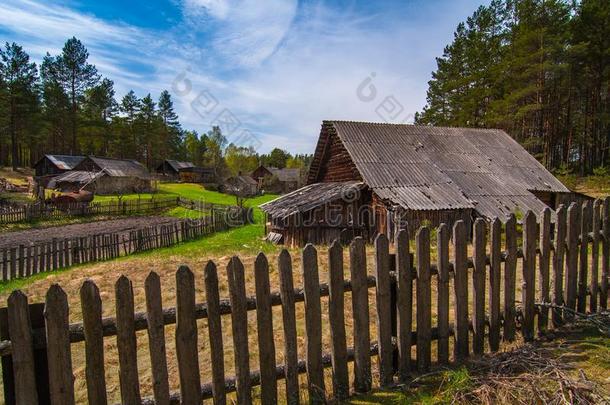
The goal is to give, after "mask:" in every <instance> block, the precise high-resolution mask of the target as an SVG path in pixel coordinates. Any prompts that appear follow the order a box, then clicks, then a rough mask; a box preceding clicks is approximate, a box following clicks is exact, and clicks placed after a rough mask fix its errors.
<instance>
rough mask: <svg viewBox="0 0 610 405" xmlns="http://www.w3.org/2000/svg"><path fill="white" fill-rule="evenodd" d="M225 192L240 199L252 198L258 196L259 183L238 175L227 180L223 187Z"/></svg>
mask: <svg viewBox="0 0 610 405" xmlns="http://www.w3.org/2000/svg"><path fill="white" fill-rule="evenodd" d="M223 188H224V192H226V193H228V194H233V195H236V196H238V197H242V198H243V197H252V196H255V195H256V194H258V183H257V181H256V180H254V179H253V178H252V177H250V176H247V175H243V174H238V175H237V176H231V177H229V178H227V179H226V180H225V182H224V185H223Z"/></svg>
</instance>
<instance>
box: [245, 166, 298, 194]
mask: <svg viewBox="0 0 610 405" xmlns="http://www.w3.org/2000/svg"><path fill="white" fill-rule="evenodd" d="M250 176H251V177H252V178H253V179H254V180H256V181H257V182H258V188H259V189H261V190H265V191H266V192H270V193H288V192H291V191H294V190H296V189H298V188H299V187H301V185H302V181H301V169H298V168H283V169H278V168H277V167H272V166H263V165H260V166H259V167H257V168H256V169H255V170H254V171H253V172H252V174H250Z"/></svg>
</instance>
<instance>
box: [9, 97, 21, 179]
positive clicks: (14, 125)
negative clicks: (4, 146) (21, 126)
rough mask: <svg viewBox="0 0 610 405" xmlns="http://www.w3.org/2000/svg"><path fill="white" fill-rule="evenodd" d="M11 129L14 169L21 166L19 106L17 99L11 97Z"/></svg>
mask: <svg viewBox="0 0 610 405" xmlns="http://www.w3.org/2000/svg"><path fill="white" fill-rule="evenodd" d="M9 125H10V131H11V155H12V156H11V163H12V165H13V170H17V168H18V167H19V148H18V147H17V107H16V106H15V99H14V98H13V97H11V116H10V124H9Z"/></svg>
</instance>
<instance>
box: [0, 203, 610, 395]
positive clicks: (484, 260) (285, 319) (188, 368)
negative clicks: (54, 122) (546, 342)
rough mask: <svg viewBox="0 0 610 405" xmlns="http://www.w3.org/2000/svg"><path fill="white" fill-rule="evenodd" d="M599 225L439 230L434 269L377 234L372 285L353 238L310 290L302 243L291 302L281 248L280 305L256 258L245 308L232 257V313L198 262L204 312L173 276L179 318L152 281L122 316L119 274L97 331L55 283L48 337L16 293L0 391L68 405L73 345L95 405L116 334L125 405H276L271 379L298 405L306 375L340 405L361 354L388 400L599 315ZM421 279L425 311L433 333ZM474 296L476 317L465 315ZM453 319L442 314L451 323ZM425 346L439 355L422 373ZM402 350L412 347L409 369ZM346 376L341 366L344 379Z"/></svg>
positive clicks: (334, 252)
mask: <svg viewBox="0 0 610 405" xmlns="http://www.w3.org/2000/svg"><path fill="white" fill-rule="evenodd" d="M609 213H610V200H606V201H605V202H604V204H603V207H602V204H601V202H599V201H597V202H596V203H595V204H594V205H593V206H591V205H590V204H586V205H584V206H583V207H582V208H581V207H579V206H577V205H575V204H574V205H571V206H570V208H569V209H567V210H566V209H565V208H564V207H561V208H559V209H558V210H557V213H556V222H555V229H554V232H552V227H551V212H550V210H548V209H547V210H545V211H544V212H543V213H541V215H540V217H539V219H540V223H539V224H538V223H537V219H536V216H535V215H534V214H533V213H531V212H528V213H526V215H525V217H524V219H523V226H522V237H519V235H518V232H517V222H516V219H515V217H514V216H512V217H511V218H510V219H509V220H508V222H507V223H506V224H505V225H504V227H503V226H502V224H501V223H500V221H499V220H497V219H496V220H494V221H492V222H491V223H490V224H488V223H486V222H485V221H484V220H482V219H479V220H477V221H476V222H475V224H474V230H473V236H472V241H469V240H468V237H467V235H468V232H467V229H466V226H465V224H464V223H463V222H462V221H458V222H457V223H456V224H455V226H454V227H453V231H452V235H451V231H450V229H449V228H448V227H447V226H445V225H441V226H440V227H439V228H438V229H437V232H436V234H437V243H436V251H437V259H436V262H435V263H432V261H431V257H430V250H431V249H430V248H431V241H430V230H429V229H428V228H427V227H424V228H421V229H420V230H419V231H418V232H417V234H416V235H415V255H414V256H413V255H412V254H411V252H410V250H409V249H410V244H409V235H408V233H407V231H405V230H402V231H400V232H399V233H398V234H397V236H396V240H395V253H394V254H391V253H390V243H389V242H388V239H387V238H386V237H385V236H384V235H380V236H378V237H377V239H376V240H375V260H374V266H373V275H369V274H368V273H369V271H368V269H367V264H366V251H365V244H364V241H363V240H362V239H361V238H356V239H355V240H354V241H353V242H352V243H351V244H350V246H349V261H348V263H347V264H348V267H349V273H350V278H351V279H350V280H344V266H345V265H344V255H343V247H342V246H341V245H340V244H339V243H338V242H335V243H334V244H333V245H332V246H331V248H330V249H329V260H328V263H329V271H328V274H329V279H328V283H320V279H319V272H318V257H317V251H316V249H315V248H314V247H313V246H312V245H308V246H306V247H305V248H304V250H303V251H302V262H301V269H300V271H301V273H302V277H303V285H302V286H299V288H295V286H294V283H293V269H292V264H291V257H290V254H289V253H288V251H286V250H284V251H282V252H281V254H280V255H279V259H278V271H279V276H280V286H279V292H277V291H274V292H271V286H270V282H269V264H268V261H267V258H266V257H265V256H264V255H263V254H259V256H258V257H257V258H256V261H255V265H254V276H255V285H256V290H255V292H256V294H255V296H254V297H248V296H246V290H245V282H244V280H245V274H244V272H245V270H244V266H243V265H242V262H241V261H240V260H239V258H237V257H233V258H232V259H231V261H230V262H229V264H228V267H227V271H226V275H227V279H228V286H229V298H228V299H221V298H220V291H219V287H218V285H219V275H218V271H217V268H216V265H215V264H214V263H213V262H211V261H210V262H208V264H207V266H206V267H205V270H204V283H205V296H206V301H205V302H202V303H196V300H195V275H194V274H193V272H192V271H191V270H190V269H189V268H188V267H186V266H182V267H180V268H179V269H178V271H177V272H176V307H175V308H163V307H162V301H161V285H160V280H159V277H158V276H157V274H156V273H154V272H151V273H150V275H149V276H148V278H147V280H146V283H145V290H146V308H147V311H146V312H145V313H135V312H134V299H133V286H132V284H131V281H130V280H129V279H128V278H127V277H125V276H122V277H120V278H119V279H118V280H117V282H116V284H115V296H116V317H114V318H104V319H102V300H101V298H100V291H99V290H98V288H97V286H96V285H95V284H94V283H93V282H92V281H89V280H88V281H85V282H84V284H83V286H82V287H81V290H80V297H81V306H82V313H83V322H82V323H73V324H70V323H69V319H68V313H69V308H68V301H67V296H66V294H65V292H64V291H63V290H62V289H61V287H60V286H59V285H53V286H52V287H51V288H50V289H49V290H48V292H47V296H46V302H45V309H44V314H45V316H44V324H43V325H42V326H41V325H37V327H35V328H34V329H33V328H32V326H31V325H32V324H31V322H30V314H29V310H30V309H29V308H30V307H29V306H28V298H27V296H26V295H24V294H23V293H22V292H20V291H14V292H13V293H12V294H11V295H10V297H9V299H8V309H7V310H6V311H7V315H6V319H7V322H6V324H7V326H8V334H7V335H8V336H7V337H4V338H5V339H6V340H4V341H2V342H0V355H1V356H3V358H9V356H11V357H10V358H12V360H13V361H12V369H10V370H7V369H5V372H4V373H3V374H4V375H5V376H6V375H7V374H9V375H10V376H11V379H9V380H7V379H6V377H5V393H6V392H8V393H9V394H10V395H14V399H13V398H5V400H6V402H7V403H12V401H14V400H15V399H16V402H17V403H20V404H21V403H24V404H25V403H37V401H38V400H41V398H40V397H39V395H40V394H39V393H40V392H41V391H42V392H43V395H48V396H49V397H50V399H51V402H52V403H58V404H59V403H61V404H73V403H74V381H73V372H72V370H73V366H80V365H73V364H72V361H71V350H70V348H71V344H72V343H75V342H83V341H84V342H85V343H84V345H85V358H86V387H87V394H88V400H89V403H91V404H105V403H106V402H107V388H106V381H105V378H104V376H105V372H104V368H105V364H104V357H103V356H104V355H103V353H104V338H105V337H108V336H116V344H117V349H118V355H119V361H120V366H119V367H120V368H119V377H120V378H119V379H120V393H121V400H122V402H123V403H126V404H139V403H146V404H152V403H157V404H166V403H172V404H178V403H185V404H196V403H200V402H201V400H202V399H205V398H214V400H215V403H221V404H222V403H226V400H227V394H228V393H229V392H236V396H237V402H238V403H250V402H251V401H252V388H253V387H254V386H258V385H260V401H261V403H264V404H268V403H276V402H277V401H278V380H280V379H283V380H285V384H286V390H285V392H286V401H287V402H288V403H289V404H295V403H298V402H299V398H300V397H299V382H298V375H299V374H303V373H304V374H306V375H307V392H308V397H309V400H310V402H313V403H324V401H325V400H326V398H328V397H330V396H331V393H332V396H333V397H334V398H336V399H345V398H347V397H348V396H349V395H350V393H352V392H355V393H362V392H367V391H369V390H371V388H372V386H373V379H372V376H373V370H372V362H371V357H372V356H377V357H378V361H377V366H376V368H377V370H376V371H377V373H378V375H379V386H380V387H382V388H385V387H390V386H392V384H394V383H395V382H397V381H399V382H406V381H408V380H409V379H410V378H412V377H413V376H414V375H417V374H422V373H426V372H428V370H429V369H430V368H431V367H432V366H435V365H437V364H438V365H447V364H449V363H450V361H452V362H460V361H462V360H464V359H466V358H467V357H469V356H471V355H473V354H474V355H480V354H483V352H484V350H485V348H486V347H488V348H489V350H491V351H496V350H498V349H499V347H500V343H501V341H513V340H514V339H515V338H516V337H517V333H519V334H521V335H522V337H523V339H524V340H525V341H530V340H532V339H534V337H535V335H536V333H539V334H544V333H545V332H546V331H547V330H549V329H550V328H551V327H553V328H555V327H558V326H561V325H562V324H564V323H565V322H569V321H570V320H571V317H572V310H578V311H580V312H585V311H587V310H588V311H591V312H596V311H598V310H605V309H606V308H607V305H608V278H609V264H610V243H609V242H610V218H609ZM552 235H553V238H552ZM488 241H489V243H488ZM519 241H520V242H519ZM469 242H472V245H473V254H472V257H468V244H469ZM503 242H504V243H503ZM502 244H504V248H503V247H502ZM600 247H601V249H600ZM600 250H601V252H600ZM450 255H451V257H450ZM590 259H591V260H590ZM600 259H601V267H600ZM519 261H521V263H520V264H521V266H520V268H521V269H522V276H521V277H520V278H521V280H522V283H523V284H522V287H521V293H522V296H521V300H520V301H521V302H520V305H516V297H515V295H516V291H517V288H516V287H517V285H516V283H517V280H518V278H517V274H516V272H517V268H518V267H519V266H518V262H519ZM502 263H504V266H502ZM600 273H601V280H600ZM551 276H552V277H551ZM433 281H435V282H436V291H435V296H436V305H435V306H436V312H437V313H436V314H435V315H436V325H434V326H433V325H432V319H433V311H432V308H433V302H432V296H433V294H432V293H433V292H432V285H433ZM470 286H472V288H473V294H472V299H473V304H472V311H470V309H469V308H470V306H469V302H468V299H469V289H470V288H471V287H470ZM370 289H374V291H375V295H374V297H375V298H374V301H375V303H374V304H375V309H376V316H374V317H370V315H369V305H370V303H369V290H370ZM348 291H349V292H351V294H350V296H351V299H350V301H351V308H349V309H347V314H350V315H348V316H351V317H352V318H353V342H354V344H353V347H347V339H346V330H345V325H346V298H347V295H346V294H345V292H348ZM326 296H328V317H329V322H328V325H324V328H330V336H331V339H330V350H325V348H324V347H323V343H322V342H323V340H322V329H323V325H322V309H321V308H322V306H321V299H322V297H326ZM501 297H502V298H503V301H502V302H501ZM451 298H452V299H453V300H451ZM452 301H453V302H454V304H453V308H450V303H451V302H452ZM300 302H303V305H304V311H305V328H304V332H303V333H304V336H303V337H304V338H305V345H306V354H305V357H304V358H302V359H299V358H298V351H297V339H298V335H297V330H298V329H297V323H296V318H295V307H296V303H300ZM486 302H488V303H489V305H488V307H487V308H486ZM274 306H281V309H282V314H281V318H280V319H279V320H278V319H277V318H274V316H273V312H272V308H273V307H274ZM549 307H551V309H549ZM564 308H565V310H564ZM249 311H256V330H257V335H258V353H259V355H258V366H259V369H258V370H256V371H254V370H251V369H250V365H249V364H250V352H249V346H248V312H249ZM450 311H453V315H454V316H453V317H452V319H453V322H452V323H450ZM223 316H228V317H230V319H231V335H232V340H233V347H234V350H235V353H234V362H235V370H236V375H235V376H227V375H225V371H224V370H225V358H224V356H225V354H224V351H223V345H224V344H226V343H228V342H226V341H223V331H222V322H221V319H222V317H223ZM1 318H2V317H0V319H1ZM202 318H206V319H207V323H205V324H204V325H205V327H204V328H205V329H204V331H201V330H198V326H197V322H196V321H197V319H202ZM274 322H281V323H282V326H283V327H282V330H283V345H282V346H281V347H279V346H276V345H275V341H274V336H273V323H274ZM171 324H175V325H176V331H175V347H176V352H177V361H178V371H179V376H180V390H179V392H170V388H169V384H168V367H167V360H166V355H167V353H166V345H167V342H166V339H165V326H166V325H171ZM372 325H375V326H374V327H375V328H376V336H377V341H375V342H373V341H371V333H370V331H371V328H372V327H373V326H372ZM414 325H417V326H416V328H415V329H414V328H413V326H414ZM0 326H2V328H4V327H5V326H6V325H0ZM2 328H0V329H2ZM299 329H300V328H299ZM139 330H147V331H148V339H149V349H150V353H149V354H150V364H151V369H152V380H153V383H152V386H153V393H152V395H153V396H152V397H151V398H142V396H141V390H140V375H139V372H138V358H137V343H136V342H137V340H136V331H139ZM5 336H6V335H5ZM203 336H205V339H206V344H209V346H210V349H211V350H210V353H211V357H210V359H209V360H210V365H211V369H212V378H211V381H209V382H205V383H203V384H202V382H201V375H200V364H199V359H198V343H197V341H198V339H201V338H203ZM450 337H453V338H454V339H452V340H450ZM433 341H436V345H435V347H436V353H435V357H436V362H435V363H434V364H433V363H432V358H433V355H432V347H433V346H432V342H433ZM486 343H487V344H486ZM412 346H414V347H415V349H416V350H415V356H414V357H413V356H412V351H411V348H412ZM451 349H452V350H451ZM41 350H42V351H43V352H46V356H45V360H47V361H48V366H47V365H46V364H47V362H45V361H36V360H35V354H34V353H35V352H39V351H41ZM277 351H283V353H284V356H283V357H284V362H283V363H282V364H276V360H275V358H276V352H277ZM451 352H453V358H451V357H452V356H451V355H450V353H451ZM395 359H397V361H396V362H395ZM349 362H353V371H352V372H350V371H349V368H348V363H349ZM3 364H4V362H3ZM41 368H42V370H41ZM325 368H332V381H331V383H330V384H328V383H327V381H326V380H325V378H324V369H325ZM41 375H42V377H41ZM44 378H47V379H48V391H45V390H40V387H41V385H40V381H41V380H44ZM7 387H9V388H8V391H7ZM37 388H39V389H38V390H37Z"/></svg>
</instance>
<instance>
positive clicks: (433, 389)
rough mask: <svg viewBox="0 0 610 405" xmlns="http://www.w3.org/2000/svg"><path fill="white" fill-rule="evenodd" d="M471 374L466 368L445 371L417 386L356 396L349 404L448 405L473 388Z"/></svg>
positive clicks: (419, 381)
mask: <svg viewBox="0 0 610 405" xmlns="http://www.w3.org/2000/svg"><path fill="white" fill-rule="evenodd" d="M471 385H472V384H471V378H470V373H469V372H468V369H467V368H466V367H460V368H458V369H455V370H443V371H440V372H439V373H432V374H430V375H429V376H428V377H422V378H420V379H418V381H417V384H413V385H412V386H408V387H405V388H401V389H397V390H378V391H374V392H372V393H370V394H367V395H362V396H356V397H353V398H352V399H350V400H349V401H348V403H349V404H354V405H356V404H358V405H360V404H383V405H398V404H427V405H437V404H447V403H451V401H452V399H453V398H454V396H455V394H457V393H459V392H461V391H466V390H468V389H470V388H471Z"/></svg>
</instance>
